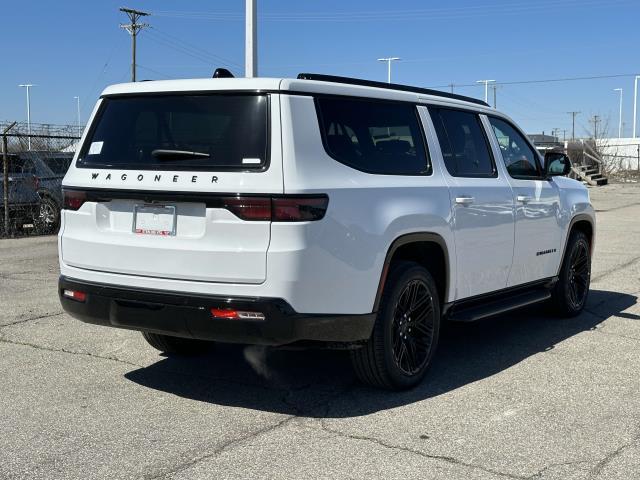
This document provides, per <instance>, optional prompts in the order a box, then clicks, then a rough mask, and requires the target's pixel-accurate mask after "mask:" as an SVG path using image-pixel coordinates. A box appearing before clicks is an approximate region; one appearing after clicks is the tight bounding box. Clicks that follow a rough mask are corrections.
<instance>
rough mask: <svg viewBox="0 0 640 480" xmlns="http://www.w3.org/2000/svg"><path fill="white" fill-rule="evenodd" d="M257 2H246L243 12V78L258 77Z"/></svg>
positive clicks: (252, 0) (250, 0) (253, 0)
mask: <svg viewBox="0 0 640 480" xmlns="http://www.w3.org/2000/svg"><path fill="white" fill-rule="evenodd" d="M256 1H257V0H247V4H246V12H245V32H244V33H245V47H244V76H245V77H247V78H253V77H257V76H258V6H257V3H256Z"/></svg>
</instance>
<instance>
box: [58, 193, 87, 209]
mask: <svg viewBox="0 0 640 480" xmlns="http://www.w3.org/2000/svg"><path fill="white" fill-rule="evenodd" d="M62 196H63V208H64V209H65V210H78V209H79V208H80V207H81V206H82V205H83V204H84V202H86V201H87V193H86V192H83V191H80V190H62Z"/></svg>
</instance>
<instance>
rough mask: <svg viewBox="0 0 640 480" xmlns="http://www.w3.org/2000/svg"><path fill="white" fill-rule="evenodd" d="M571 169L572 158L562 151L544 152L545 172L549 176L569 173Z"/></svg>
mask: <svg viewBox="0 0 640 480" xmlns="http://www.w3.org/2000/svg"><path fill="white" fill-rule="evenodd" d="M570 171H571V160H569V157H568V156H567V155H566V154H565V153H562V152H547V153H545V154H544V174H545V176H546V177H547V178H548V177H556V176H559V175H567V174H568V173H569V172H570Z"/></svg>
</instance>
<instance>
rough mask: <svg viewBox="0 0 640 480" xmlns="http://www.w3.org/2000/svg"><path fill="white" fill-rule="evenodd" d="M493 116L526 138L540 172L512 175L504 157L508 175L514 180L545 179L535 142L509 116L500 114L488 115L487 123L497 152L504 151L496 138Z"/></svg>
mask: <svg viewBox="0 0 640 480" xmlns="http://www.w3.org/2000/svg"><path fill="white" fill-rule="evenodd" d="M492 118H495V119H496V120H500V121H501V122H504V123H506V124H507V125H509V126H510V127H511V128H513V129H514V130H515V131H516V133H518V134H520V136H521V137H522V138H523V139H524V141H525V143H526V144H527V146H528V147H529V149H530V150H531V153H533V158H534V161H535V162H536V167H537V169H538V172H539V174H538V175H512V174H511V173H510V172H509V169H508V168H507V166H506V164H505V163H504V159H503V160H502V164H503V165H504V167H505V168H504V169H505V171H506V172H507V175H508V176H509V177H511V178H513V179H514V180H544V175H543V173H542V172H543V171H544V169H543V165H542V158H541V155H540V154H539V153H538V150H537V149H536V148H535V147H534V146H533V143H532V142H531V140H530V139H529V137H528V136H527V134H525V133H524V132H523V131H522V130H521V129H520V128H518V126H517V125H515V124H514V123H513V122H512V121H511V120H509V119H508V118H505V117H502V116H500V115H487V123H488V126H489V128H490V134H491V135H492V136H493V138H492V139H493V140H495V144H496V147H497V148H498V150H497V153H499V154H500V155H501V156H502V152H501V151H500V145H499V142H498V139H497V138H496V134H495V132H494V131H493V125H492V124H491V119H492Z"/></svg>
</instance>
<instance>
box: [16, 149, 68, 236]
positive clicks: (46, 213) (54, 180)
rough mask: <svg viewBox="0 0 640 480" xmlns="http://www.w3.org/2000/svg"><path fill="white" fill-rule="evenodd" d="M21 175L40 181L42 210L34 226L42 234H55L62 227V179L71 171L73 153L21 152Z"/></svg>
mask: <svg viewBox="0 0 640 480" xmlns="http://www.w3.org/2000/svg"><path fill="white" fill-rule="evenodd" d="M18 156H19V159H20V160H19V161H20V168H21V173H23V174H26V175H34V176H35V177H36V178H37V179H38V195H39V196H40V209H39V214H38V215H37V218H36V221H35V222H34V225H35V227H36V229H37V230H39V232H40V233H53V232H56V231H57V230H58V227H59V226H60V209H61V208H62V179H63V178H64V175H65V173H67V170H68V169H69V165H70V164H71V160H72V159H73V153H66V152H34V151H31V152H20V153H18Z"/></svg>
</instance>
